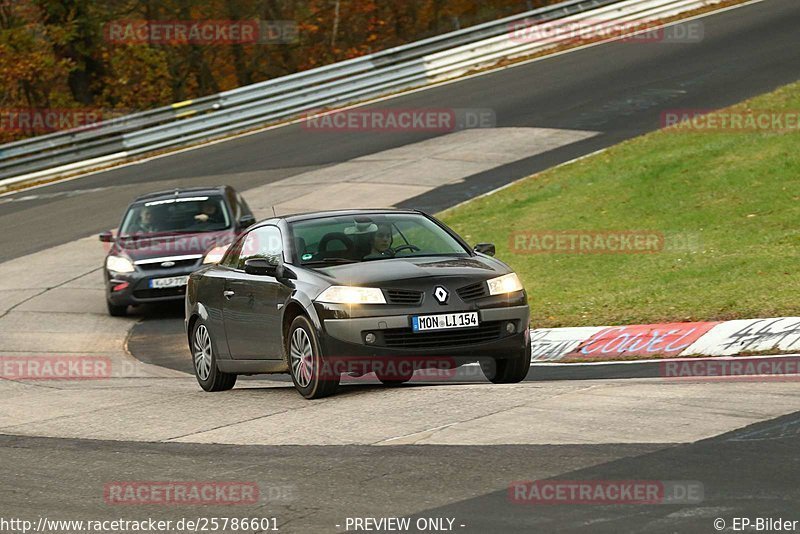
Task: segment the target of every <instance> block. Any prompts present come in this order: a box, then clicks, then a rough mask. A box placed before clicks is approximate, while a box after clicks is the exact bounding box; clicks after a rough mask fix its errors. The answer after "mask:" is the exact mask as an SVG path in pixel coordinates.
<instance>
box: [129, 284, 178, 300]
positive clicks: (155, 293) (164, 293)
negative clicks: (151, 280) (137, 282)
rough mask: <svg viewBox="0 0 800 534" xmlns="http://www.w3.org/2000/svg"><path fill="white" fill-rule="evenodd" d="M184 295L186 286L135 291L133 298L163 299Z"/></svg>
mask: <svg viewBox="0 0 800 534" xmlns="http://www.w3.org/2000/svg"><path fill="white" fill-rule="evenodd" d="M185 294H186V286H183V287H170V288H167V289H137V290H136V291H134V292H133V296H134V297H136V298H137V299H157V298H163V297H180V296H183V295H185Z"/></svg>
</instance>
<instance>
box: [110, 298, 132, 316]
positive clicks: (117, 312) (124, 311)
mask: <svg viewBox="0 0 800 534" xmlns="http://www.w3.org/2000/svg"><path fill="white" fill-rule="evenodd" d="M106 306H108V314H109V315H110V316H111V317H126V316H127V315H128V306H127V305H122V306H117V305H116V304H111V301H109V300H106Z"/></svg>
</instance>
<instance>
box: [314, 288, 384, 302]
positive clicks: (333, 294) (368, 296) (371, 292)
mask: <svg viewBox="0 0 800 534" xmlns="http://www.w3.org/2000/svg"><path fill="white" fill-rule="evenodd" d="M317 302H327V303H329V304H386V299H385V298H383V292H382V291H381V290H380V289H378V288H376V287H347V286H332V287H329V288H328V289H326V290H325V291H323V292H322V294H321V295H320V296H319V297H317Z"/></svg>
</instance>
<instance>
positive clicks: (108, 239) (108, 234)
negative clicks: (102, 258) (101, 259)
mask: <svg viewBox="0 0 800 534" xmlns="http://www.w3.org/2000/svg"><path fill="white" fill-rule="evenodd" d="M99 237H100V242H101V243H113V242H114V232H112V231H111V230H108V231H105V232H103V233H102V234H100V236H99Z"/></svg>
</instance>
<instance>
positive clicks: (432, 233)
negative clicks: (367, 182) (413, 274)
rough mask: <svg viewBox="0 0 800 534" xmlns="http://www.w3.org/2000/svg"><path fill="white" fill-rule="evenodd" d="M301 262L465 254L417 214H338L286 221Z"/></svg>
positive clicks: (459, 246) (428, 220) (458, 244)
mask: <svg viewBox="0 0 800 534" xmlns="http://www.w3.org/2000/svg"><path fill="white" fill-rule="evenodd" d="M290 227H291V230H292V235H293V237H294V241H295V250H296V254H297V257H296V258H295V259H294V261H295V263H299V264H301V265H308V264H315V263H356V262H362V261H379V260H387V259H392V258H409V257H418V256H469V252H468V251H467V250H466V249H465V248H464V247H463V246H461V244H460V243H459V242H458V241H457V240H456V239H455V238H453V236H451V235H450V234H449V233H447V232H446V231H445V230H444V229H442V228H441V227H440V226H439V225H437V224H436V223H434V222H433V221H431V220H430V219H428V218H427V217H424V216H422V215H417V214H409V213H404V214H376V215H356V216H338V217H324V218H319V219H311V220H307V221H298V222H295V223H292V224H290Z"/></svg>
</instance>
